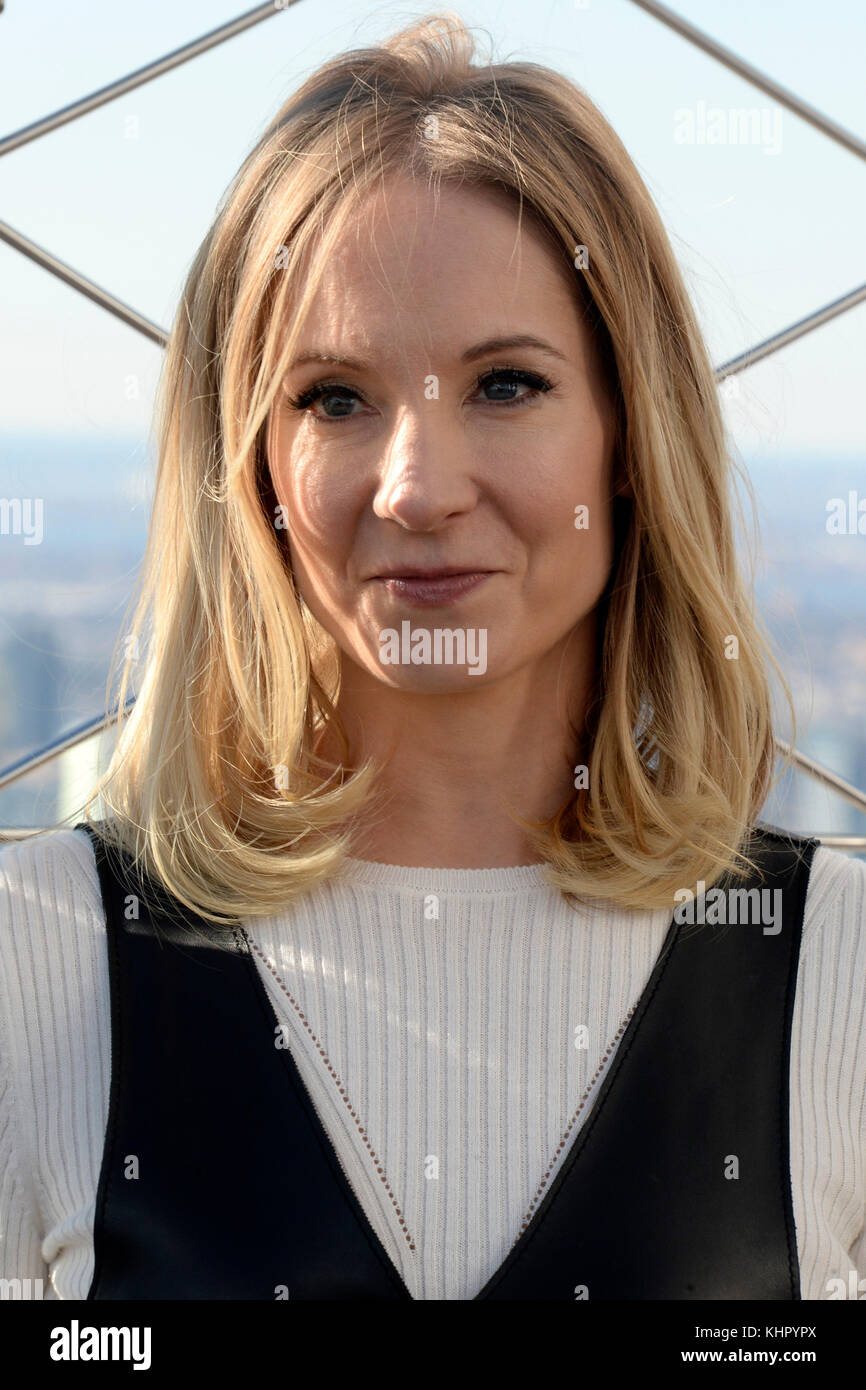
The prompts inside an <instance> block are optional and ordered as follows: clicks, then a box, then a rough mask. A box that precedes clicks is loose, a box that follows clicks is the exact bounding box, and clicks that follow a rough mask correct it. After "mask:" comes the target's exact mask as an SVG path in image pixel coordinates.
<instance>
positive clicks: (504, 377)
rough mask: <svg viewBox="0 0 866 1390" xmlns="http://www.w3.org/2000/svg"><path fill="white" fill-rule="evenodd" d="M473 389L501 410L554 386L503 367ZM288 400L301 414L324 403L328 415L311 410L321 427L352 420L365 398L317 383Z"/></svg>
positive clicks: (349, 390) (350, 390)
mask: <svg viewBox="0 0 866 1390" xmlns="http://www.w3.org/2000/svg"><path fill="white" fill-rule="evenodd" d="M521 386H522V387H525V388H526V389H525V391H524V392H523V393H522V394H520V395H514V394H513V393H514V390H515V388H517V387H521ZM474 390H475V391H476V392H485V391H492V392H494V395H493V396H492V397H487V398H486V399H483V400H482V404H483V405H493V406H497V407H498V408H502V407H509V406H518V405H523V404H524V402H526V401H527V400H529V399H530V398H535V397H537V396H540V395H542V394H543V393H544V392H545V391H550V390H552V383H551V382H550V381H548V380H547V378H546V377H543V376H539V375H538V373H536V372H526V371H523V370H521V369H520V368H517V367H500V368H498V369H495V370H492V371H488V372H484V373H483V375H481V376H479V377H478V378H477V380H476V382H475V387H474ZM496 393H500V394H496ZM286 401H287V404H288V405H289V406H290V407H291V408H292V409H293V410H300V411H305V410H310V407H311V406H314V405H317V404H318V403H319V402H321V404H322V408H323V410H324V412H325V413H324V414H323V415H320V414H318V413H317V412H315V411H311V414H312V415H313V418H314V419H316V420H319V421H321V423H322V424H330V423H334V422H337V421H339V420H348V419H351V418H352V416H353V414H354V413H355V412H354V411H353V410H352V406H353V405H355V404H356V403H357V402H359V403H360V404H362V405H363V404H364V399H363V397H362V396H361V395H360V393H359V392H358V391H356V390H355V389H354V387H352V386H346V385H344V384H342V383H338V382H326V381H320V382H317V383H316V384H315V385H314V386H310V387H308V388H307V390H306V391H302V392H301V394H300V395H299V396H296V397H293V396H287V397H286ZM332 407H333V408H334V413H332Z"/></svg>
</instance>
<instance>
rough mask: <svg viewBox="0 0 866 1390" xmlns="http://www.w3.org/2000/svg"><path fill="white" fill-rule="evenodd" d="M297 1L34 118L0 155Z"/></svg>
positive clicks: (251, 15)
mask: <svg viewBox="0 0 866 1390" xmlns="http://www.w3.org/2000/svg"><path fill="white" fill-rule="evenodd" d="M298 3H299V0H280V3H279V4H276V3H275V0H271V3H270V4H268V5H257V6H256V8H255V9H254V10H247V12H246V14H242V15H239V16H238V18H237V19H232V20H230V21H229V23H228V24H222V25H220V27H219V28H218V29H211V30H210V31H209V33H207V34H202V36H201V38H198V39H194V40H193V42H192V43H186V44H184V45H183V47H182V48H175V49H173V50H172V51H171V53H166V54H165V56H164V57H162V58H157V59H156V60H155V61H154V62H152V63H147V64H146V65H145V66H144V67H143V68H136V69H135V71H134V72H130V73H128V74H127V76H126V77H121V78H118V80H117V81H116V82H110V83H109V84H108V86H107V87H100V88H99V89H98V90H97V91H95V92H91V93H90V95H89V96H86V97H80V98H79V100H78V101H73V102H71V103H70V104H69V106H63V107H61V108H60V110H59V111H54V112H53V113H52V114H51V115H50V116H43V117H42V119H41V120H39V121H33V123H32V124H31V125H26V126H22V128H21V129H20V130H16V131H13V133H12V134H11V135H7V136H5V137H4V138H3V139H2V140H0V155H4V154H9V153H10V152H11V151H12V150H18V149H20V148H21V146H22V145H27V144H29V143H30V141H31V140H38V139H39V137H40V136H42V135H47V134H48V133H49V131H52V130H57V128H58V127H59V126H62V125H67V124H68V122H69V121H75V120H77V119H78V117H79V116H86V115H87V113H88V112H89V111H95V110H96V109H97V107H99V106H105V105H106V103H107V102H109V101H115V100H116V98H117V97H122V96H123V95H124V94H125V93H126V92H131V91H133V90H134V89H135V88H136V87H141V86H142V85H143V84H144V83H145V82H152V81H153V79H154V78H155V77H162V75H163V73H165V72H171V70H172V68H177V67H180V65H181V64H182V63H188V62H189V61H190V59H191V58H197V57H198V56H199V54H200V53H207V52H208V50H209V49H211V48H216V46H217V44H220V43H225V42H226V40H227V39H233V38H235V36H236V35H237V34H242V33H244V31H245V30H247V29H251V28H252V26H253V25H254V24H260V23H261V21H262V20H263V19H272V18H273V17H274V15H278V14H280V13H282V11H283V10H287V9H289V8H290V7H291V6H292V5H297V4H298Z"/></svg>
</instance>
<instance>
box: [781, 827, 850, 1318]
mask: <svg viewBox="0 0 866 1390" xmlns="http://www.w3.org/2000/svg"><path fill="white" fill-rule="evenodd" d="M791 1083H792V1094H791V1176H792V1179H793V1191H794V1204H795V1220H796V1225H797V1229H798V1232H799V1233H800V1243H801V1247H802V1248H801V1259H800V1265H801V1276H802V1286H803V1297H804V1298H820V1299H827V1298H830V1297H840V1296H841V1295H840V1294H839V1293H838V1292H835V1293H834V1292H832V1291H833V1290H834V1289H835V1290H837V1291H838V1289H839V1288H840V1287H842V1286H843V1285H844V1287H845V1289H846V1293H845V1295H844V1296H845V1297H850V1296H851V1294H850V1293H849V1292H847V1290H849V1289H850V1288H851V1287H852V1286H853V1284H854V1283H859V1284H860V1289H861V1292H860V1294H859V1297H861V1298H862V1297H864V1296H866V863H864V861H863V860H861V859H852V858H850V857H849V856H848V855H846V854H842V853H840V852H839V851H837V850H833V849H829V848H826V847H824V846H819V848H818V849H817V850H816V851H815V857H814V860H813V864H812V871H811V874H810V877H809V887H808V892H807V896H806V907H805V914H804V918H803V941H802V946H801V951H800V968H799V978H798V986H797V1003H796V1009H795V1015H794V1029H793V1037H792V1055H791ZM861 1281H862V1282H861Z"/></svg>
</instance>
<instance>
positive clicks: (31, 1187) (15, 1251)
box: [0, 843, 50, 1298]
mask: <svg viewBox="0 0 866 1390" xmlns="http://www.w3.org/2000/svg"><path fill="white" fill-rule="evenodd" d="M20 857H21V856H20V850H19V847H18V845H17V844H15V843H12V844H7V845H4V846H3V847H2V849H0V1279H2V1280H5V1281H8V1282H5V1283H3V1284H2V1285H0V1289H2V1295H0V1296H2V1297H4V1298H22V1297H28V1296H29V1297H39V1296H40V1295H41V1293H44V1292H48V1290H49V1279H48V1266H47V1264H46V1263H45V1261H44V1259H43V1258H42V1237H43V1217H42V1213H41V1211H40V1206H39V1199H38V1193H37V1189H36V1183H35V1179H34V1175H35V1173H36V1164H35V1161H34V1158H35V1156H34V1154H33V1153H32V1152H31V1151H30V1150H29V1146H28V1144H27V1142H26V1138H25V1134H24V1131H23V1128H22V1125H21V1110H20V1101H19V1097H18V1095H17V1085H16V1080H17V1081H18V1084H20V1081H21V1079H22V1077H23V1072H22V1068H21V1066H20V1044H21V1041H22V1040H21V1039H20V1038H19V1039H18V1040H17V1045H16V1039H15V1036H14V1031H15V1030H14V1027H13V1019H14V1018H15V1017H17V1016H20V1012H21V1008H22V1006H23V1005H24V999H23V997H22V988H21V986H22V980H21V976H20V973H19V971H18V969H17V968H16V952H15V937H14V924H15V922H16V920H17V921H21V920H22V917H23V916H24V913H25V908H26V885H25V882H24V878H23V875H22V872H21V867H22V866H21V863H20ZM28 1280H29V1281H30V1283H29V1284H28V1283H26V1282H24V1281H28ZM39 1281H41V1282H39ZM49 1296H50V1294H49Z"/></svg>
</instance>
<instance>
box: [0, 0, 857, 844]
mask: <svg viewBox="0 0 866 1390" xmlns="http://www.w3.org/2000/svg"><path fill="white" fill-rule="evenodd" d="M298 3H299V0H271V3H269V4H264V5H258V6H256V7H255V9H252V10H248V11H247V12H246V13H245V14H243V15H240V16H239V17H238V18H237V19H235V20H232V21H230V22H229V23H228V24H223V25H221V26H220V27H219V28H217V29H212V30H210V31H209V32H208V33H206V34H204V35H202V37H201V38H199V39H196V40H194V41H193V42H192V43H189V44H185V45H183V46H182V47H181V48H177V49H174V50H172V51H171V52H170V53H167V54H165V55H164V56H163V57H162V58H158V59H156V60H155V61H154V62H152V63H148V64H146V65H145V66H144V67H141V68H137V69H135V71H134V72H131V73H128V74H127V76H126V77H122V78H120V79H118V80H117V81H116V82H112V83H110V84H109V85H108V86H106V87H101V88H99V89H98V90H97V91H95V92H91V93H90V94H89V95H88V96H85V97H81V98H80V99H79V100H78V101H75V102H72V103H70V104H69V105H68V106H64V107H62V108H61V109H59V110H57V111H55V112H53V113H52V114H51V115H49V116H45V117H43V118H42V119H41V120H38V121H34V122H32V123H31V124H30V125H28V126H24V127H22V128H21V130H18V131H15V132H13V133H12V134H11V135H7V136H6V137H5V138H4V139H0V156H2V155H4V154H9V153H10V152H11V151H12V150H16V149H20V148H21V147H22V146H23V145H25V144H28V143H29V142H31V141H33V140H38V139H40V138H41V137H42V136H44V135H47V134H48V133H49V132H50V131H52V130H57V129H58V127H60V126H61V125H65V124H67V123H68V122H70V121H74V120H77V119H78V118H79V117H80V116H84V115H86V114H87V113H88V112H90V111H94V110H96V109H97V108H98V107H100V106H104V105H105V104H106V103H107V102H110V101H114V100H116V98H117V97H120V96H123V95H124V94H125V93H127V92H129V91H132V90H133V89H134V88H135V87H139V86H141V85H143V84H144V83H145V82H151V81H153V80H154V79H155V78H157V77H160V76H162V74H163V73H165V72H169V71H171V70H172V69H173V68H176V67H179V66H180V65H181V64H182V63H186V62H189V61H190V60H191V59H192V58H196V57H198V56H199V54H201V53H206V52H208V51H209V50H210V49H211V48H214V47H216V45H217V44H220V43H224V42H226V41H227V40H228V39H231V38H234V37H236V36H237V35H238V34H241V33H244V32H245V31H246V30H247V29H249V28H251V27H252V26H253V25H255V24H259V23H261V21H263V20H265V19H271V18H273V17H275V16H276V15H278V14H280V13H282V12H284V11H286V10H288V9H290V8H292V7H293V6H294V5H296V4H298ZM631 3H632V4H634V5H636V6H637V7H638V8H639V9H642V10H644V11H645V13H647V14H649V15H651V16H652V17H653V18H654V19H657V20H659V21H660V22H661V23H663V24H665V25H667V26H668V27H669V28H670V29H672V30H673V31H674V32H675V33H677V34H679V35H680V36H681V37H682V38H684V39H686V40H687V41H688V42H689V43H691V44H693V45H694V46H695V47H697V48H700V49H701V50H703V52H705V53H708V54H709V55H710V56H711V57H712V58H714V59H715V60H716V61H718V62H720V63H722V64H724V65H725V66H726V67H728V68H729V69H730V70H731V71H733V72H735V73H737V74H738V75H739V76H740V77H743V78H744V79H745V80H746V81H747V82H749V83H751V84H752V85H753V86H755V87H758V88H759V89H760V90H761V91H763V92H765V93H766V94H767V95H768V96H770V97H771V98H772V99H773V100H774V101H776V102H778V103H779V104H780V105H782V106H785V107H787V109H788V110H790V111H792V112H793V113H794V114H795V115H796V116H798V117H799V118H800V119H801V120H804V121H807V122H808V123H809V124H810V125H812V126H813V127H814V128H815V129H817V130H819V131H821V133H822V134H823V135H825V136H827V137H828V138H829V139H831V140H834V141H836V142H837V143H838V144H840V145H841V146H842V147H843V148H844V149H846V150H848V151H849V153H852V154H854V155H857V156H858V157H859V158H860V159H866V142H864V141H863V140H861V139H859V138H858V137H857V136H856V135H853V134H852V133H851V132H850V131H847V130H845V129H844V128H843V127H842V126H840V125H838V124H837V123H836V122H834V121H831V120H830V119H829V117H827V116H825V115H824V114H823V113H822V112H820V111H818V110H817V109H816V108H815V107H813V106H810V105H809V104H808V103H806V102H804V101H802V100H801V98H799V97H798V96H797V95H796V94H795V93H793V92H791V91H789V90H788V89H787V88H785V87H782V86H780V85H779V83H777V82H774V81H773V80H772V79H771V78H769V77H768V76H767V75H766V74H765V73H763V72H761V71H760V70H759V69H758V68H755V67H752V66H751V64H749V63H747V62H745V60H744V59H742V58H740V57H739V55H738V54H736V53H733V52H732V51H731V50H730V49H728V48H725V47H724V46H723V45H722V44H720V43H717V42H716V40H715V39H712V38H710V37H709V35H708V34H705V33H704V32H703V31H702V30H700V29H698V28H696V27H695V26H694V25H692V24H689V23H688V21H686V20H684V19H683V18H682V17H681V16H680V15H678V14H676V13H675V12H674V11H673V10H670V9H668V8H667V6H665V5H661V4H658V3H657V0H631ZM0 10H2V0H0ZM0 239H2V240H3V241H5V242H6V243H7V244H8V245H10V246H12V247H13V248H14V249H15V250H16V251H19V252H21V254H22V255H25V256H28V257H29V258H30V259H31V260H33V261H34V262H35V263H36V264H37V265H39V266H41V267H42V268H43V269H44V270H47V271H48V272H49V273H50V274H52V275H54V276H56V277H57V278H58V279H60V280H62V281H63V282H64V283H65V284H67V285H69V286H70V287H71V288H72V289H74V290H77V291H78V293H79V294H83V295H85V296H87V298H89V299H91V300H92V301H93V302H94V303H96V304H98V305H100V307H101V308H103V309H105V310H106V311H107V312H108V313H110V314H113V315H114V316H115V317H116V318H119V319H120V320H121V321H122V322H123V323H125V324H127V325H128V326H129V327H130V328H132V329H134V330H135V331H136V332H137V333H141V334H142V335H144V336H145V337H147V338H149V339H150V340H151V341H152V342H155V343H157V344H158V345H159V346H161V347H164V346H165V345H166V343H167V342H168V333H167V331H166V330H165V329H164V328H161V327H160V326H159V325H158V324H156V323H153V322H152V321H151V320H150V319H148V318H146V317H145V316H144V315H143V314H139V313H138V312H137V310H135V309H133V308H131V307H130V306H129V305H127V304H124V303H123V302H122V301H121V300H119V299H118V298H117V297H116V296H115V295H113V294H111V293H110V291H108V290H106V289H104V288H103V287H102V286H100V285H97V284H96V283H95V282H94V281H92V280H90V279H88V278H87V276H85V275H82V274H81V273H80V272H79V271H77V270H75V268H74V267H72V266H69V265H67V264H66V263H65V262H64V261H61V260H60V259H59V258H58V257H56V256H54V255H53V254H52V253H51V252H50V251H48V250H46V249H45V248H44V247H41V246H38V245H37V244H36V242H34V241H32V240H31V239H30V238H29V237H26V236H24V234H23V233H22V232H19V231H18V230H17V229H15V228H14V227H11V226H9V224H8V223H5V222H0ZM864 300H866V284H863V285H860V286H858V287H857V288H856V289H853V290H851V291H849V292H848V293H847V294H845V295H842V296H841V297H840V298H839V299H836V300H833V301H832V302H831V303H829V304H825V305H824V306H823V307H822V308H820V309H816V310H815V311H814V312H813V313H811V314H808V315H807V316H806V317H805V318H802V319H799V320H798V321H797V322H796V323H793V324H790V325H789V326H788V327H787V328H784V329H782V330H781V331H780V332H779V333H776V334H774V335H773V336H772V337H770V338H767V339H765V341H764V342H762V343H758V344H756V345H755V346H754V347H751V348H749V349H748V350H747V351H746V352H743V353H740V354H739V355H738V356H737V357H733V358H731V359H730V361H728V362H725V363H723V364H722V365H721V366H720V367H717V368H716V369H715V375H716V380H717V381H719V382H721V381H723V380H725V379H726V378H728V377H730V376H734V375H736V374H737V373H739V372H741V371H745V370H746V368H747V367H751V366H753V365H754V363H756V362H760V361H762V360H764V359H765V358H766V357H769V356H770V355H771V354H772V353H774V352H778V351H779V350H780V349H781V348H783V347H786V346H787V345H788V344H789V343H792V342H795V341H796V340H797V339H798V338H802V337H804V336H805V335H806V334H807V333H811V332H813V331H814V330H815V329H817V328H820V327H821V326H822V325H823V324H825V323H828V322H829V321H830V320H831V319H834V318H836V317H837V316H838V315H840V314H843V313H845V312H847V311H848V310H849V309H853V308H854V307H855V306H856V305H858V304H861V303H863V301H864ZM134 703H135V696H131V697H130V698H129V699H128V700H127V702H126V705H125V707H124V709H123V711H121V712H120V714H118V711H117V709H116V708H115V710H113V711H112V712H111V713H109V715H108V716H105V715H98V716H96V717H95V718H93V719H90V720H87V721H85V723H83V724H81V725H79V726H78V727H77V728H76V729H73V730H72V731H70V732H68V733H66V734H63V735H61V736H60V737H59V738H57V739H54V740H53V741H51V742H50V743H47V744H45V745H44V746H43V747H42V748H40V749H38V750H36V751H35V752H32V753H28V754H26V755H25V756H24V757H23V758H19V759H18V760H17V761H16V762H13V763H10V764H9V765H8V766H6V767H5V768H0V790H2V789H3V788H4V787H7V786H9V785H10V784H11V783H13V782H16V781H18V779H19V778H21V777H24V776H26V775H27V774H28V773H31V772H34V771H35V770H36V769H37V768H39V767H42V766H43V765H44V764H45V763H47V762H50V761H52V760H53V759H54V758H57V757H60V756H61V755H62V754H63V753H65V752H67V751H68V750H69V749H71V748H73V747H75V746H76V745H77V744H79V743H82V742H84V741H85V740H87V739H89V738H93V737H94V736H95V735H96V734H99V733H101V732H102V731H103V730H105V729H107V728H109V727H111V725H112V724H114V723H116V722H118V719H119V718H125V717H126V715H127V714H128V713H129V710H130V709H131V708H132V706H133V705H134ZM775 742H776V747H777V749H778V751H779V752H780V753H784V754H785V755H790V757H791V760H792V761H793V762H794V764H795V765H796V766H797V767H798V768H800V769H801V770H802V771H803V772H805V773H806V774H807V775H808V776H810V777H812V778H814V779H816V780H817V781H819V782H821V783H822V784H823V785H824V786H826V787H828V788H829V789H830V790H832V791H834V792H835V793H837V794H838V795H839V796H841V797H843V798H844V799H845V800H847V801H848V802H850V803H851V804H852V805H854V806H856V807H857V809H858V810H859V811H864V812H866V792H864V791H861V790H860V789H859V788H857V787H854V786H852V785H851V784H850V783H849V782H845V781H844V780H843V779H842V778H841V777H839V776H837V775H836V773H834V772H831V771H830V770H829V769H828V768H825V767H823V766H822V764H820V763H818V762H816V761H815V760H814V759H813V758H809V757H808V756H807V755H806V754H805V753H802V752H801V751H800V750H799V749H796V748H791V747H790V746H789V745H788V744H786V743H785V742H783V740H781V739H778V738H777V739H776V741H775ZM26 833H29V832H28V831H25V830H23V829H20V828H17V829H15V828H10V829H8V830H3V831H0V837H6V838H13V837H14V836H16V835H18V834H26ZM818 838H819V839H820V840H821V841H822V843H824V844H826V845H833V846H835V847H837V848H840V849H866V835H819V836H818Z"/></svg>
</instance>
